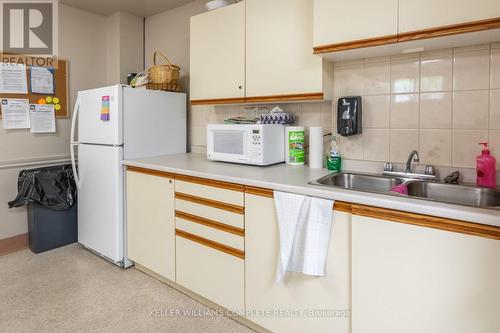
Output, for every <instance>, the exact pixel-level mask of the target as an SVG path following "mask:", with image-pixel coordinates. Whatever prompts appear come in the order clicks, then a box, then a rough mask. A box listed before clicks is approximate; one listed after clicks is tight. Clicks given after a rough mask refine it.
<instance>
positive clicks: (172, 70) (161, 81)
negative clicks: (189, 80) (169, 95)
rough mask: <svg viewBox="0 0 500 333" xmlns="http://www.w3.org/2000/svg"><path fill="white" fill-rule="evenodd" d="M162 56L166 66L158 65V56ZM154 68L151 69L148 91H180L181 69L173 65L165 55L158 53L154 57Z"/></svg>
mask: <svg viewBox="0 0 500 333" xmlns="http://www.w3.org/2000/svg"><path fill="white" fill-rule="evenodd" d="M158 54H159V55H161V56H162V57H163V59H165V61H166V62H167V64H166V65H157V64H156V56H157V55H158ZM153 64H154V67H151V68H149V70H148V72H149V83H148V85H147V86H146V88H147V89H152V90H167V91H180V90H181V86H180V84H179V73H180V70H181V68H180V67H179V66H176V65H173V64H172V63H171V62H170V61H169V60H168V59H167V57H165V55H163V53H161V52H159V51H156V52H155V53H154V56H153Z"/></svg>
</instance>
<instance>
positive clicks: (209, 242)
mask: <svg viewBox="0 0 500 333" xmlns="http://www.w3.org/2000/svg"><path fill="white" fill-rule="evenodd" d="M175 235H176V236H179V237H182V238H185V239H188V240H190V241H193V242H195V243H198V244H201V245H205V246H208V247H211V248H213V249H215V250H218V251H221V252H224V253H227V254H230V255H232V256H235V257H237V258H240V259H245V252H244V251H241V250H238V249H235V248H232V247H229V246H227V245H223V244H220V243H217V242H214V241H212V240H209V239H206V238H203V237H200V236H196V235H193V234H191V233H189V232H185V231H182V230H179V229H175Z"/></svg>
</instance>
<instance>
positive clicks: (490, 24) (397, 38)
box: [313, 17, 500, 54]
mask: <svg viewBox="0 0 500 333" xmlns="http://www.w3.org/2000/svg"><path fill="white" fill-rule="evenodd" d="M499 28H500V17H496V18H492V19H487V20H480V21H471V22H465V23H459V24H451V25H446V26H441V27H435V28H430V29H423V30H418V31H409V32H403V33H399V34H397V35H389V36H382V37H374V38H367V39H359V40H354V41H348V42H343V43H337V44H328V45H320V46H316V47H314V48H313V53H314V54H322V53H330V52H339V51H346V50H353V49H361V48H364V47H371V46H380V45H387V44H394V43H401V42H408V41H414V40H421V39H428V38H435V37H444V36H450V35H456V34H463V33H468V32H477V31H484V30H490V29H499Z"/></svg>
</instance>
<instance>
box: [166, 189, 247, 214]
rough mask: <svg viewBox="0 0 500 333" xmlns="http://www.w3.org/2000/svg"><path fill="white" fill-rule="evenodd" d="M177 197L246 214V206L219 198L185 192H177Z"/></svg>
mask: <svg viewBox="0 0 500 333" xmlns="http://www.w3.org/2000/svg"><path fill="white" fill-rule="evenodd" d="M175 198H176V199H179V200H184V201H189V202H194V203H197V204H200V205H204V206H209V207H213V208H217V209H222V210H227V211H229V212H232V213H236V214H240V215H243V214H245V207H241V206H238V205H233V204H228V203H225V202H220V201H217V200H212V199H206V198H202V197H197V196H195V195H190V194H185V193H181V192H175Z"/></svg>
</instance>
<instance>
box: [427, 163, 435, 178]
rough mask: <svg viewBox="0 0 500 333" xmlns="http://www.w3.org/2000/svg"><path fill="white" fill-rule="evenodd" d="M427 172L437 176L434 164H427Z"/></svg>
mask: <svg viewBox="0 0 500 333" xmlns="http://www.w3.org/2000/svg"><path fill="white" fill-rule="evenodd" d="M425 174H426V175H432V176H435V175H436V170H435V169H434V166H433V165H426V166H425Z"/></svg>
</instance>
